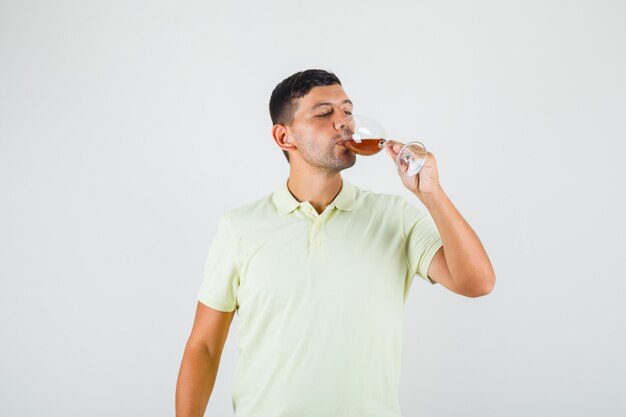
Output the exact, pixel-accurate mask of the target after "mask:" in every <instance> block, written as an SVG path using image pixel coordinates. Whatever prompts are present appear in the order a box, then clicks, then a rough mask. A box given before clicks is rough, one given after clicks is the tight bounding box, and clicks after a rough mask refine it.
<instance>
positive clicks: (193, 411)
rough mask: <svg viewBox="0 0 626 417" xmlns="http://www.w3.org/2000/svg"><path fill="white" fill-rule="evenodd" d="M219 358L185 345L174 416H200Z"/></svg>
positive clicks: (207, 398) (210, 390)
mask: <svg viewBox="0 0 626 417" xmlns="http://www.w3.org/2000/svg"><path fill="white" fill-rule="evenodd" d="M219 362H220V358H219V356H216V355H211V353H210V352H209V350H208V349H206V348H204V347H200V346H194V345H189V344H188V345H187V346H186V347H185V352H184V354H183V359H182V362H181V365H180V371H179V373H178V381H177V383H176V417H202V416H204V412H205V410H206V407H207V404H208V402H209V398H210V397H211V393H212V392H213V387H214V385H215V379H216V377H217V371H218V368H219Z"/></svg>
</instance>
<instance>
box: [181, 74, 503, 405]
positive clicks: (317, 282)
mask: <svg viewBox="0 0 626 417" xmlns="http://www.w3.org/2000/svg"><path fill="white" fill-rule="evenodd" d="M351 113H352V102H351V101H350V100H349V98H348V96H347V95H346V93H345V91H344V90H343V88H342V86H341V83H340V81H339V79H338V78H337V77H336V76H335V75H334V74H332V73H329V72H326V71H322V70H307V71H303V72H299V73H296V74H294V75H292V76H290V77H288V78H287V79H285V80H284V81H282V82H281V83H280V84H278V85H277V86H276V88H275V89H274V91H273V93H272V97H271V99H270V114H271V117H272V121H273V123H274V126H273V128H272V134H273V137H274V141H275V142H276V144H277V145H278V147H280V148H281V149H282V150H283V151H284V153H285V156H286V157H287V160H288V161H289V166H290V172H289V178H288V180H287V181H286V182H285V183H283V184H282V185H281V186H280V187H279V188H278V189H277V190H276V191H275V192H274V193H272V194H269V195H268V196H266V197H265V198H263V199H261V200H259V201H256V202H254V203H251V204H248V205H246V206H244V207H240V208H238V209H235V210H232V211H230V212H228V213H226V214H224V215H223V216H222V217H221V219H220V222H219V225H218V229H217V232H216V236H215V238H214V241H213V243H212V245H211V248H210V250H209V254H208V256H207V260H206V265H205V273H204V279H203V282H202V285H201V288H200V291H199V293H198V300H199V301H198V306H197V312H196V318H195V322H194V325H193V329H192V332H191V336H190V337H189V341H188V342H187V346H186V348H185V353H184V355H183V360H182V364H181V368H180V373H179V377H178V385H177V389H176V411H177V416H179V417H191V416H202V415H203V414H204V411H205V408H206V406H207V402H208V400H209V397H210V395H211V391H212V389H213V385H214V383H215V378H216V375H217V370H218V367H219V362H220V357H221V354H222V349H223V346H224V343H225V340H226V337H227V334H228V330H229V327H230V324H231V321H232V319H233V315H234V312H235V311H237V312H238V314H239V317H240V319H241V326H240V329H239V334H238V338H237V346H238V348H239V350H240V357H239V360H238V363H237V369H236V373H235V380H234V386H233V393H232V395H233V408H234V411H235V416H236V417H309V416H310V417H331V416H332V417H351V416H355V417H357V416H358V417H399V416H401V412H400V408H399V405H398V382H399V377H400V356H401V336H402V313H403V306H404V302H405V299H406V296H407V293H408V290H409V288H410V286H411V283H412V281H413V277H414V276H415V275H419V276H420V277H422V278H423V279H425V280H427V281H428V282H430V283H432V284H435V283H440V284H441V285H443V286H445V287H446V288H448V289H450V290H451V291H453V292H455V293H458V294H461V295H465V296H467V297H478V296H482V295H485V294H488V293H489V292H490V291H491V290H492V288H493V286H494V282H495V274H494V272H493V269H492V267H491V263H490V261H489V258H488V257H487V254H486V253H485V250H484V249H483V246H482V244H481V243H480V240H479V239H478V237H477V236H476V234H475V233H474V231H473V230H472V228H471V227H470V226H469V225H468V224H467V222H465V220H464V219H463V217H462V216H461V215H460V213H459V212H458V211H457V210H456V209H455V207H454V205H453V204H452V203H451V202H450V200H449V199H448V197H447V195H446V194H445V193H444V191H443V190H442V188H441V186H440V184H439V181H438V174H437V164H436V160H435V158H434V156H433V155H432V154H431V153H429V154H428V161H427V163H426V165H425V166H424V167H423V168H422V171H420V173H419V174H418V175H417V176H414V177H410V178H407V177H402V181H403V183H404V185H405V186H406V187H407V188H408V189H409V190H411V191H412V192H413V193H414V194H415V195H416V197H417V198H419V199H420V200H421V201H422V203H423V204H424V205H425V207H426V208H427V209H428V212H429V213H425V212H424V211H423V210H421V209H418V208H417V207H416V206H414V205H413V204H410V203H408V202H407V201H406V200H405V199H404V198H401V197H398V196H393V195H386V194H377V193H372V192H369V191H364V190H362V189H360V188H358V187H355V186H354V185H352V184H350V183H349V182H347V181H344V180H343V179H342V177H341V174H340V173H341V171H342V170H344V169H346V168H350V167H351V166H353V165H354V163H355V161H356V157H355V155H354V153H352V152H351V151H350V150H349V149H348V148H346V147H345V146H344V145H343V142H342V141H341V139H342V126H341V123H340V121H341V120H343V119H345V118H346V117H347V116H348V115H350V114H351ZM385 150H386V151H387V153H388V154H389V155H390V156H391V157H392V158H393V159H394V160H395V156H396V155H397V152H399V150H400V145H399V144H398V143H397V142H392V141H389V142H387V144H386V148H385Z"/></svg>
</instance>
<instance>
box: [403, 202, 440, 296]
mask: <svg viewBox="0 0 626 417" xmlns="http://www.w3.org/2000/svg"><path fill="white" fill-rule="evenodd" d="M403 222H404V224H403V227H404V236H405V254H406V259H407V263H408V267H409V271H410V273H411V274H413V275H415V274H417V275H419V276H420V277H422V278H423V279H424V280H426V281H428V282H430V283H431V284H437V282H436V281H433V280H432V279H430V277H429V276H428V267H429V266H430V263H431V261H432V260H433V258H434V257H435V254H436V253H437V251H438V250H439V248H441V247H442V246H443V242H442V240H441V235H440V234H439V231H438V230H437V226H436V225H435V221H434V220H433V218H432V217H431V216H430V214H429V213H428V212H427V211H426V210H423V209H420V208H418V207H416V206H414V205H412V204H410V203H408V202H406V201H405V202H404V206H403Z"/></svg>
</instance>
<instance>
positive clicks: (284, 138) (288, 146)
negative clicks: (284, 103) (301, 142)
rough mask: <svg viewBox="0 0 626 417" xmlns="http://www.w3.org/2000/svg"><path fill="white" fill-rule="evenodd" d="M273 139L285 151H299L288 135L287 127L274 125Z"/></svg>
mask: <svg viewBox="0 0 626 417" xmlns="http://www.w3.org/2000/svg"><path fill="white" fill-rule="evenodd" d="M272 137H273V138H274V142H276V144H277V145H278V147H279V148H280V149H282V150H283V151H294V150H296V149H298V148H297V147H296V145H295V144H294V143H293V141H292V140H291V137H290V135H289V133H287V128H286V127H285V125H280V124H276V125H274V126H273V127H272Z"/></svg>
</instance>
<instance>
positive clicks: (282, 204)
mask: <svg viewBox="0 0 626 417" xmlns="http://www.w3.org/2000/svg"><path fill="white" fill-rule="evenodd" d="M355 200H356V188H355V187H354V185H352V184H351V183H349V182H348V181H346V180H345V179H343V178H342V185H341V190H340V191H339V194H337V196H336V197H335V199H334V200H333V202H332V203H330V206H331V207H335V208H338V209H339V210H344V211H351V210H352V209H353V208H354V203H355ZM272 201H273V202H274V204H275V205H276V208H277V209H278V212H279V213H280V214H287V213H291V212H292V211H294V210H295V209H296V208H298V206H300V205H301V204H302V203H301V202H299V201H298V200H296V199H295V197H294V196H293V195H292V194H291V192H290V191H289V188H288V187H287V181H285V182H284V183H283V184H282V185H281V186H280V187H278V189H277V190H276V191H275V192H274V194H272Z"/></svg>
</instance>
